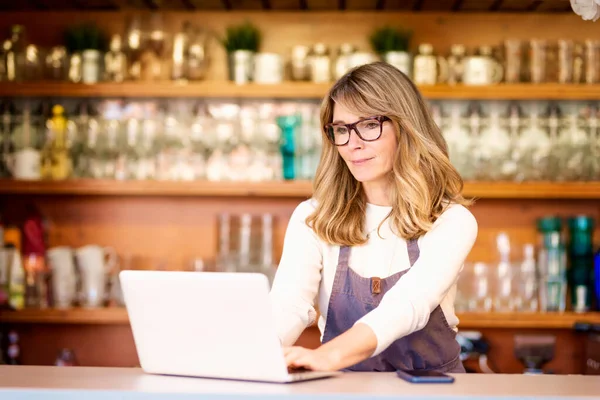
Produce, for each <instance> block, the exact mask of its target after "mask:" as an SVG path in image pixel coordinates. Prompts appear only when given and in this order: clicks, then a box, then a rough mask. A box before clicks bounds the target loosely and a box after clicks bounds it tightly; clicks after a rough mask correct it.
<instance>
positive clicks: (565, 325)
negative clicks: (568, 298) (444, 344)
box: [458, 312, 600, 330]
mask: <svg viewBox="0 0 600 400" xmlns="http://www.w3.org/2000/svg"><path fill="white" fill-rule="evenodd" d="M458 318H459V320H460V322H459V324H458V327H459V329H462V330H466V329H482V328H536V329H571V328H573V326H574V325H575V323H578V322H582V323H588V324H600V312H590V313H584V314H577V313H573V312H565V313H518V312H515V313H463V314H459V315H458Z"/></svg>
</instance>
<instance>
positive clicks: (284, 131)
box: [276, 115, 302, 180]
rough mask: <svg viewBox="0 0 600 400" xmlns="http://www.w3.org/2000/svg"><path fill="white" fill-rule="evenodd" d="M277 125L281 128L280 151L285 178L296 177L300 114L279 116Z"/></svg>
mask: <svg viewBox="0 0 600 400" xmlns="http://www.w3.org/2000/svg"><path fill="white" fill-rule="evenodd" d="M276 122H277V125H278V126H279V128H280V129H281V144H280V147H279V148H280V151H281V157H282V159H283V179H285V180H291V179H295V178H296V163H297V160H296V158H297V157H298V154H297V152H298V149H297V146H296V133H297V128H298V127H300V124H301V123H302V118H300V116H299V115H284V116H280V117H277V119H276Z"/></svg>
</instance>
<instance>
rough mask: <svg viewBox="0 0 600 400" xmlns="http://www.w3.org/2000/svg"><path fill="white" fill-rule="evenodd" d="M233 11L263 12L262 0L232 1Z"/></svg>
mask: <svg viewBox="0 0 600 400" xmlns="http://www.w3.org/2000/svg"><path fill="white" fill-rule="evenodd" d="M230 3H231V9H233V10H262V9H263V1H262V0H230Z"/></svg>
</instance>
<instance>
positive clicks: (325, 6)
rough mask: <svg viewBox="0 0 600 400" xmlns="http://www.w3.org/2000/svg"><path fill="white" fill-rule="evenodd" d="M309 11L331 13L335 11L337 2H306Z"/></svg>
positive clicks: (319, 0) (336, 0)
mask: <svg viewBox="0 0 600 400" xmlns="http://www.w3.org/2000/svg"><path fill="white" fill-rule="evenodd" d="M306 4H307V5H308V9H309V11H331V10H337V9H338V6H339V3H338V0H306Z"/></svg>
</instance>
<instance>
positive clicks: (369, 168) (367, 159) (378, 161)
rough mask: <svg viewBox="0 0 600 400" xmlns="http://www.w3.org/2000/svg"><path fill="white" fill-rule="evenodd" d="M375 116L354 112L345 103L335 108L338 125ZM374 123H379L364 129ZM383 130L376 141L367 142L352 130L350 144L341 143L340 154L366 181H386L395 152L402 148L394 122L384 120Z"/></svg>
mask: <svg viewBox="0 0 600 400" xmlns="http://www.w3.org/2000/svg"><path fill="white" fill-rule="evenodd" d="M372 116H373V115H354V114H352V113H351V112H350V111H348V110H347V109H346V108H345V107H344V106H343V105H340V104H337V103H336V104H335V106H334V108H333V123H334V124H337V123H340V124H341V123H343V124H351V123H354V122H356V121H358V120H360V119H363V118H366V117H372ZM373 126H375V127H376V126H377V125H366V126H364V127H363V129H368V128H372V127H373ZM377 129H378V128H377ZM381 129H382V131H381V136H380V137H379V139H377V140H375V141H364V140H362V139H361V138H359V137H358V135H357V134H356V131H355V130H352V131H351V132H350V139H349V141H348V144H346V145H344V146H337V149H338V152H339V153H340V156H342V158H343V159H344V161H345V162H346V165H347V166H348V168H349V169H350V172H351V173H352V175H353V176H354V178H355V179H356V180H357V181H359V182H361V183H363V184H364V183H376V182H385V181H387V178H386V177H387V174H388V173H389V172H390V171H391V170H392V165H393V162H394V154H396V149H397V147H398V141H397V139H396V132H395V130H396V129H395V128H394V125H393V124H392V122H391V121H385V122H383V125H382V126H381ZM361 133H362V132H361Z"/></svg>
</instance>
